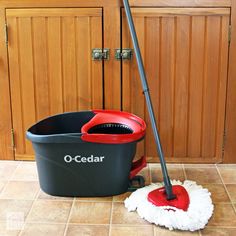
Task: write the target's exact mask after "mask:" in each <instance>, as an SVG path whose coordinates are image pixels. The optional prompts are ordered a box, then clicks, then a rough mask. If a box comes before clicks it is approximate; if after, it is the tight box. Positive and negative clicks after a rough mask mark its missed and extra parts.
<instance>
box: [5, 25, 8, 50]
mask: <svg viewBox="0 0 236 236" xmlns="http://www.w3.org/2000/svg"><path fill="white" fill-rule="evenodd" d="M5 43H6V46H8V26H7V24H5Z"/></svg>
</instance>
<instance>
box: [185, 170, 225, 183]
mask: <svg viewBox="0 0 236 236" xmlns="http://www.w3.org/2000/svg"><path fill="white" fill-rule="evenodd" d="M185 173H186V176H187V179H189V180H193V181H196V182H197V183H198V184H213V183H214V184H216V183H218V184H219V183H222V182H221V179H220V176H219V174H218V172H217V170H216V168H185Z"/></svg>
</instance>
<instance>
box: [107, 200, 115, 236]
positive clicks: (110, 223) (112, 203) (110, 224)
mask: <svg viewBox="0 0 236 236" xmlns="http://www.w3.org/2000/svg"><path fill="white" fill-rule="evenodd" d="M113 208H114V202H113V197H112V202H111V212H110V222H109V234H108V235H109V236H111V227H112V213H113Z"/></svg>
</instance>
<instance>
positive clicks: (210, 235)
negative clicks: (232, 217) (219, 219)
mask: <svg viewBox="0 0 236 236" xmlns="http://www.w3.org/2000/svg"><path fill="white" fill-rule="evenodd" d="M201 235H204V236H235V235H236V229H235V228H211V227H207V228H205V229H204V230H202V231H201Z"/></svg>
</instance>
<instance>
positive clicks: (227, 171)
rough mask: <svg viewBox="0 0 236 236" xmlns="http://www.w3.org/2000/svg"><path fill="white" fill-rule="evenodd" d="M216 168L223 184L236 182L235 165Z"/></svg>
mask: <svg viewBox="0 0 236 236" xmlns="http://www.w3.org/2000/svg"><path fill="white" fill-rule="evenodd" d="M218 169H219V171H220V174H221V176H222V179H223V181H224V183H225V184H235V183H236V167H232V166H229V167H226V166H218Z"/></svg>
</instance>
